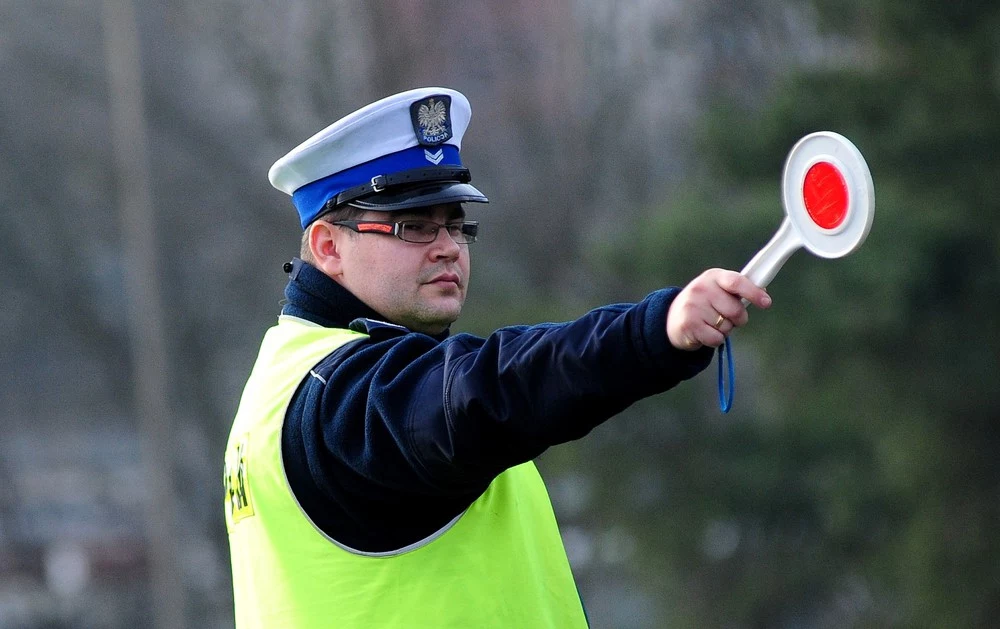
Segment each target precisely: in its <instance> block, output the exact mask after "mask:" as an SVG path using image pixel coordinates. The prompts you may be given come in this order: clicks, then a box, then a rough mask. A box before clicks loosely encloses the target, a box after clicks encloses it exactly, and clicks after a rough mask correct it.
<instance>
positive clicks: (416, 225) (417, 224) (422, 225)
mask: <svg viewBox="0 0 1000 629" xmlns="http://www.w3.org/2000/svg"><path fill="white" fill-rule="evenodd" d="M404 227H405V228H406V229H407V230H408V231H409V232H410V233H411V234H414V235H416V234H423V235H427V234H433V233H434V232H435V231H437V225H435V224H434V223H428V222H426V221H411V222H408V223H405V224H404Z"/></svg>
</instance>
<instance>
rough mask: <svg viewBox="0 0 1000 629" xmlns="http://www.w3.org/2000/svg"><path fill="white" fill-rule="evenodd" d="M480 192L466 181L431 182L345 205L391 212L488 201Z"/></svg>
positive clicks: (379, 194)
mask: <svg viewBox="0 0 1000 629" xmlns="http://www.w3.org/2000/svg"><path fill="white" fill-rule="evenodd" d="M489 202H490V200H489V199H487V198H486V195H484V194H483V193H482V192H480V191H479V190H477V189H476V187H475V186H473V185H472V184H468V183H454V182H451V183H431V184H427V185H423V186H414V187H411V188H408V189H406V190H390V191H386V192H378V193H375V194H370V195H368V196H366V197H362V198H360V199H355V200H353V201H350V202H349V203H348V204H347V205H350V206H352V207H356V208H359V209H362V210H376V211H382V212H392V211H395V210H408V209H411V208H415V207H427V206H429V205H441V204H444V203H489Z"/></svg>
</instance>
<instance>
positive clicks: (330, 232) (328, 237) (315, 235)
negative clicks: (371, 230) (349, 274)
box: [309, 221, 346, 279]
mask: <svg viewBox="0 0 1000 629" xmlns="http://www.w3.org/2000/svg"><path fill="white" fill-rule="evenodd" d="M344 236H345V234H344V230H342V229H340V228H339V227H337V226H336V225H331V224H330V223H327V222H326V221H316V222H315V223H313V224H312V225H310V226H309V250H310V251H312V255H313V259H314V260H315V261H316V268H318V269H319V270H320V271H323V272H324V273H326V274H327V275H329V276H330V277H332V278H335V279H336V278H337V277H338V276H339V275H341V274H342V273H343V272H344V268H343V253H344V252H343V245H344V241H345V240H346V239H345V238H344Z"/></svg>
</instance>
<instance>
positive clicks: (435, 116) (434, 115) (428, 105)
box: [410, 95, 451, 146]
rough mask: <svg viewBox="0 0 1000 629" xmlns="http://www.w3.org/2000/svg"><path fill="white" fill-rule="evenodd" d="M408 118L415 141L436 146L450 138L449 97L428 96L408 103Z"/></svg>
mask: <svg viewBox="0 0 1000 629" xmlns="http://www.w3.org/2000/svg"><path fill="white" fill-rule="evenodd" d="M410 120H411V121H412V122H413V132H414V133H416V134H417V141H418V142H420V144H422V145H424V146H436V145H438V144H441V143H442V142H446V141H448V140H450V139H451V97H450V96H445V95H440V96H429V97H427V98H425V99H423V100H418V101H417V102H415V103H413V104H412V105H410Z"/></svg>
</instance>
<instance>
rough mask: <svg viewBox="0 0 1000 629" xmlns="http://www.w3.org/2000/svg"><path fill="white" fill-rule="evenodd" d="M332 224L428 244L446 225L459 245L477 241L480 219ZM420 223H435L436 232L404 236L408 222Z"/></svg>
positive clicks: (350, 221)
mask: <svg viewBox="0 0 1000 629" xmlns="http://www.w3.org/2000/svg"><path fill="white" fill-rule="evenodd" d="M326 222H328V223H330V224H331V225H339V226H340V227H347V228H348V229H350V230H352V231H355V232H357V233H359V234H383V235H386V236H395V237H396V238H399V239H400V240H402V241H403V242H409V243H413V244H418V245H426V244H429V243H432V242H434V241H435V240H437V237H438V234H439V233H440V232H441V228H442V227H444V228H446V229H447V230H448V232H447V233H448V237H449V238H451V239H452V240H454V241H455V243H456V244H459V245H469V244H472V243H474V242H476V240H477V238H478V232H479V221H467V220H464V219H463V220H458V221H451V222H448V223H438V222H437V221H430V220H427V219H422V218H413V219H407V220H404V221H379V220H345V221H326ZM408 223H410V224H412V223H419V224H421V225H424V226H428V225H433V226H434V233H433V234H432V235H431V238H430V240H408V239H406V238H403V231H404V229H403V228H404V226H405V225H406V224H408ZM455 226H458V229H459V232H458V234H456V235H452V233H451V229H452V228H454V227H455ZM365 227H370V229H365ZM470 227H471V228H472V233H468V232H467V231H466V229H467V228H470ZM458 237H462V238H468V240H458Z"/></svg>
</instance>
